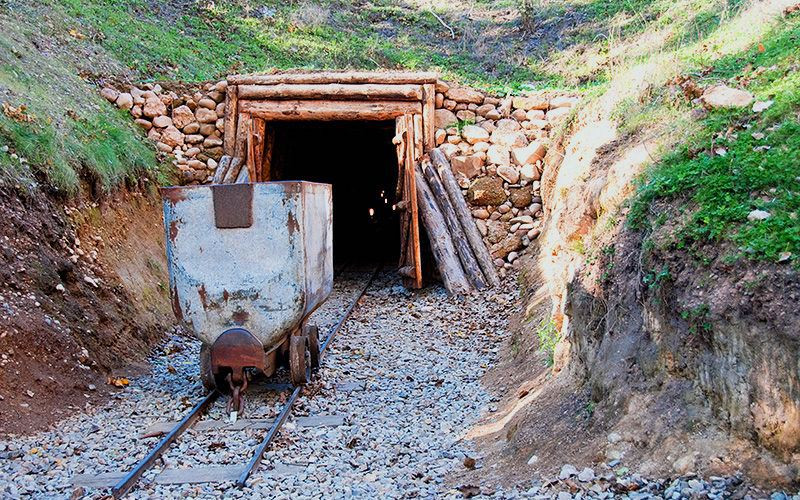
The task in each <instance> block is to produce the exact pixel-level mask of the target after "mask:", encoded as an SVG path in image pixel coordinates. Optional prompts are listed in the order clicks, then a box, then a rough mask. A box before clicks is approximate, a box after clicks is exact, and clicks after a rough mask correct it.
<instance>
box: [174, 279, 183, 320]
mask: <svg viewBox="0 0 800 500" xmlns="http://www.w3.org/2000/svg"><path fill="white" fill-rule="evenodd" d="M171 291H172V312H173V313H174V314H175V318H177V319H178V321H179V322H181V321H183V311H182V310H181V302H180V300H179V299H178V291H177V290H176V289H175V288H174V287H173V288H172V290H171Z"/></svg>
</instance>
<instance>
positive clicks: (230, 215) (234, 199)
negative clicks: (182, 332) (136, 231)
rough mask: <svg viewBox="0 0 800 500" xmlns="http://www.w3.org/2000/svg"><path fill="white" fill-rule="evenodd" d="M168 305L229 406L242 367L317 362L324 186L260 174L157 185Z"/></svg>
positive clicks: (327, 198)
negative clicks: (255, 178)
mask: <svg viewBox="0 0 800 500" xmlns="http://www.w3.org/2000/svg"><path fill="white" fill-rule="evenodd" d="M161 193H162V198H163V203H164V227H165V230H166V236H167V238H166V241H167V249H166V250H167V264H168V268H169V284H170V294H171V298H172V308H173V311H174V312H175V316H176V317H177V318H178V320H179V321H182V322H184V323H185V324H186V325H188V326H189V327H190V328H191V329H192V331H193V332H194V334H195V335H196V336H197V338H198V339H200V341H201V342H202V348H201V351H200V375H201V378H202V380H203V384H204V385H205V386H206V387H207V388H209V389H211V388H217V389H220V390H223V391H228V390H230V391H231V392H232V394H233V397H232V398H231V401H232V402H233V405H234V406H235V407H236V410H238V405H239V404H240V401H239V400H240V393H241V391H243V390H244V389H245V388H246V386H247V373H246V372H247V371H249V370H253V369H254V370H258V371H260V372H262V373H264V374H265V375H266V376H271V375H272V374H274V373H275V370H276V368H277V366H278V365H279V364H280V363H282V362H286V363H287V364H288V365H289V372H290V375H291V379H292V383H294V384H295V385H300V384H303V383H305V382H306V381H307V379H308V376H309V373H310V370H311V369H312V368H315V367H316V366H317V365H318V364H319V336H318V331H317V329H316V328H315V327H313V326H311V325H309V324H307V319H308V317H309V315H310V314H311V313H312V312H313V311H314V310H315V309H316V308H317V307H319V306H320V304H322V302H323V301H324V300H325V299H326V298H327V297H328V295H329V294H330V292H331V288H332V285H333V261H332V213H331V186H330V185H329V184H318V183H312V182H259V183H252V184H219V185H216V184H214V185H203V186H181V187H168V188H163V189H162V191H161Z"/></svg>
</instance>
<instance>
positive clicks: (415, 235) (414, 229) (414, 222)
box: [405, 114, 422, 288]
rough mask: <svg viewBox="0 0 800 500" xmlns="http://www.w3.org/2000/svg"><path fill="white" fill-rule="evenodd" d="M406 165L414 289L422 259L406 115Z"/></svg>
mask: <svg viewBox="0 0 800 500" xmlns="http://www.w3.org/2000/svg"><path fill="white" fill-rule="evenodd" d="M405 121H406V163H405V175H406V177H407V179H408V182H407V184H406V188H407V189H408V192H407V196H406V197H405V199H406V200H407V201H408V203H409V204H410V208H411V210H410V214H411V238H410V246H409V250H410V252H411V262H412V263H413V265H414V288H422V257H421V256H420V253H421V252H420V246H419V213H418V207H417V183H416V181H415V177H416V172H415V170H416V169H415V168H414V164H415V162H414V157H415V154H416V153H415V151H414V150H415V142H416V141H415V139H414V117H413V115H410V114H406V115H405Z"/></svg>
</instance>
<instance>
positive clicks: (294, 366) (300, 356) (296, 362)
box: [289, 335, 308, 385]
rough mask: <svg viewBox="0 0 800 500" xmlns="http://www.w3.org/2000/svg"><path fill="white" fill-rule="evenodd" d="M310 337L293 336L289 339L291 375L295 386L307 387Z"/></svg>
mask: <svg viewBox="0 0 800 500" xmlns="http://www.w3.org/2000/svg"><path fill="white" fill-rule="evenodd" d="M307 352H308V337H306V336H305V335H293V336H292V337H289V374H290V375H291V378H292V383H293V384H294V385H305V384H306V382H308V361H307V360H306V353H307Z"/></svg>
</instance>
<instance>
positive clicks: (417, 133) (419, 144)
mask: <svg viewBox="0 0 800 500" xmlns="http://www.w3.org/2000/svg"><path fill="white" fill-rule="evenodd" d="M424 151H425V137H424V136H423V134H422V115H421V114H416V115H414V163H419V161H420V160H421V159H422V153H423V152H424Z"/></svg>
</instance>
